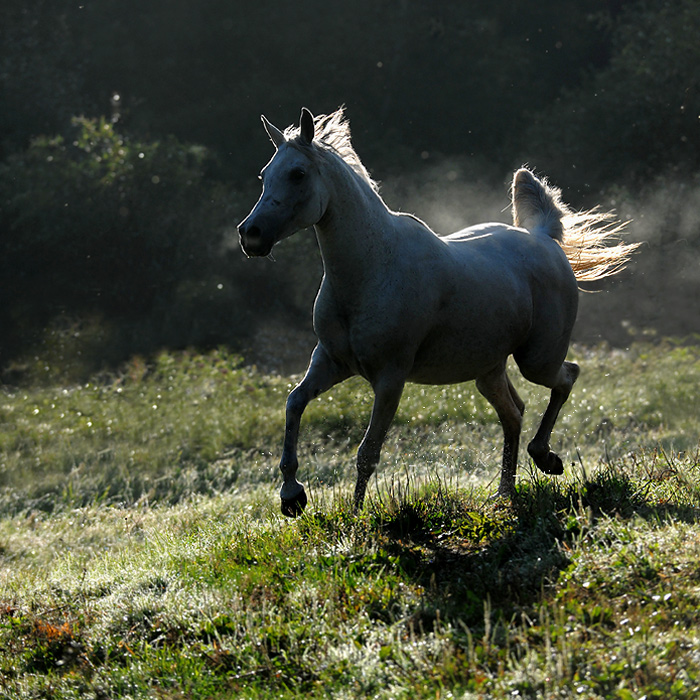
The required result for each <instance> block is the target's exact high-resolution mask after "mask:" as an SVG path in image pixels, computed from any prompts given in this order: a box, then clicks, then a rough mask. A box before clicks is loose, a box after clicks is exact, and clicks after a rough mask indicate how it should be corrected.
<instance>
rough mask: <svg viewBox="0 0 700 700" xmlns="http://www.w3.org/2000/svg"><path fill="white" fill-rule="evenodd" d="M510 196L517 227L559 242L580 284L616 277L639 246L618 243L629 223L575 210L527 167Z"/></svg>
mask: <svg viewBox="0 0 700 700" xmlns="http://www.w3.org/2000/svg"><path fill="white" fill-rule="evenodd" d="M511 194H512V200H513V223H514V224H515V226H520V227H522V228H525V229H527V230H528V231H532V232H534V231H536V230H537V231H542V232H543V233H546V234H548V235H549V236H551V237H552V238H554V240H556V241H558V242H559V244H560V245H561V247H562V248H563V250H564V253H566V257H567V259H568V260H569V263H570V264H571V268H572V269H573V271H574V275H575V276H576V279H577V280H579V281H582V282H584V281H591V280H599V279H603V278H604V277H609V276H610V275H614V274H615V273H616V272H619V271H620V270H621V269H623V268H624V267H625V265H626V263H627V261H628V260H629V258H630V255H631V254H632V253H633V252H634V251H635V249H636V248H637V247H638V246H639V244H638V243H620V242H619V240H620V234H621V233H622V231H623V230H624V228H625V227H626V226H627V223H628V222H626V221H624V222H620V221H618V220H617V219H616V217H615V215H614V214H613V213H612V212H601V211H600V210H599V209H597V208H596V209H590V210H588V211H580V212H575V211H572V210H571V209H569V207H568V206H567V205H566V204H565V203H564V202H563V201H562V199H561V191H560V190H559V189H557V188H556V187H553V186H552V185H550V184H549V183H548V182H547V181H546V180H539V179H538V178H536V177H535V176H534V175H533V174H532V173H531V172H530V171H529V170H527V168H520V170H518V171H517V172H516V173H515V176H514V177H513V187H512V193H511ZM611 241H614V243H613V244H612V245H610V242H611Z"/></svg>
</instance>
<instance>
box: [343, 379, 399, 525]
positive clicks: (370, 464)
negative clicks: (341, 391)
mask: <svg viewBox="0 0 700 700" xmlns="http://www.w3.org/2000/svg"><path fill="white" fill-rule="evenodd" d="M405 381H406V380H405V376H404V375H403V374H398V373H394V372H386V373H384V374H383V375H382V376H381V377H380V378H379V379H378V380H377V381H375V382H373V384H372V388H373V389H374V405H373V406H372V416H371V418H370V421H369V426H368V427H367V431H366V432H365V436H364V438H363V439H362V442H361V443H360V447H359V449H358V450H357V482H356V484H355V500H354V508H355V511H356V512H357V511H358V510H359V509H360V508H362V504H363V503H364V500H365V492H366V491H367V484H368V482H369V479H370V477H371V476H372V474H373V473H374V470H375V469H376V468H377V464H378V463H379V456H380V454H381V451H382V445H383V444H384V439H385V438H386V434H387V432H388V430H389V426H390V425H391V421H392V420H393V419H394V416H395V415H396V409H397V408H398V407H399V401H400V400H401V394H402V393H403V387H404V384H405Z"/></svg>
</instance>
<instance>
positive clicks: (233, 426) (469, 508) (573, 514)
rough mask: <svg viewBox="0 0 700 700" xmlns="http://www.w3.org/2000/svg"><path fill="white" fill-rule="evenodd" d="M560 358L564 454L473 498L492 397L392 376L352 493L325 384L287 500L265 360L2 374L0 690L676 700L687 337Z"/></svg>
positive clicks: (340, 406)
mask: <svg viewBox="0 0 700 700" xmlns="http://www.w3.org/2000/svg"><path fill="white" fill-rule="evenodd" d="M574 356H575V359H577V360H578V361H580V363H581V364H582V366H583V370H584V371H583V373H582V377H581V379H580V381H579V384H578V385H577V387H576V389H575V391H574V395H573V396H572V399H571V402H570V403H569V404H568V405H567V407H566V409H565V412H564V413H563V415H562V417H561V421H560V425H559V431H558V435H560V436H563V437H560V438H559V444H558V446H557V447H558V449H560V450H561V453H562V454H563V455H566V457H567V459H566V464H567V471H566V474H565V475H564V477H561V478H559V479H550V478H546V477H543V476H540V475H538V474H537V473H533V472H532V471H531V469H530V468H529V466H528V464H527V462H526V461H525V459H524V458H521V474H520V479H519V485H518V494H517V496H516V498H515V499H514V501H513V503H512V504H505V503H503V502H500V501H493V500H491V499H490V498H489V496H490V494H491V493H492V492H493V490H494V487H495V485H494V484H493V483H492V481H493V479H494V477H495V475H496V474H497V465H498V460H499V452H500V434H499V429H498V426H497V425H494V417H493V413H492V411H491V409H490V408H489V407H488V406H487V405H486V404H485V403H484V402H483V400H482V399H481V398H480V397H479V396H478V395H477V394H476V392H475V390H474V388H473V385H470V384H467V385H460V386H455V387H447V388H441V387H437V388H426V387H410V388H409V390H408V391H407V394H406V396H405V398H404V401H403V402H402V406H401V409H400V413H399V416H398V417H397V422H396V423H397V424H396V427H395V429H393V430H392V433H391V434H390V437H389V440H388V442H387V445H386V449H385V454H384V457H383V460H382V464H381V466H380V471H379V475H378V477H377V479H376V480H375V481H374V482H373V484H372V487H371V488H370V492H369V498H368V503H367V505H366V507H365V509H364V510H363V511H362V513H361V514H359V515H358V516H354V515H353V514H352V511H351V508H350V502H349V498H350V495H351V491H352V477H353V471H354V470H353V465H352V459H353V455H354V449H355V447H356V444H357V442H358V441H359V439H360V437H361V434H362V430H363V428H364V423H365V420H366V416H367V414H368V412H369V410H370V406H371V403H370V396H369V394H368V392H367V390H366V389H365V388H364V386H363V385H362V383H360V382H348V383H346V385H345V386H341V387H338V388H336V389H335V390H333V392H331V393H329V394H328V395H326V396H324V397H323V398H322V400H321V401H316V402H314V404H313V405H312V406H310V407H309V410H308V415H306V416H305V421H304V425H303V441H302V444H301V446H300V457H301V461H302V465H303V466H302V470H303V475H302V478H303V479H304V480H306V482H307V485H308V487H309V492H310V497H311V498H310V504H309V508H308V510H307V512H306V513H305V514H304V516H303V517H301V518H300V519H297V520H295V521H289V520H285V519H283V518H282V517H281V516H280V515H278V498H277V494H276V490H277V486H278V475H277V473H276V464H277V459H278V454H277V453H278V450H279V443H280V440H281V434H282V430H283V424H282V421H283V405H284V399H285V396H286V393H287V392H288V390H289V388H290V385H291V384H292V383H293V379H290V378H289V377H280V376H273V375H265V374H263V373H261V372H258V371H257V370H255V369H254V368H246V367H242V366H241V365H240V363H239V362H238V360H237V359H236V358H234V357H231V356H229V355H227V354H226V353H223V352H220V351H218V352H214V353H211V354H209V355H206V356H202V355H197V354H192V353H183V354H178V355H172V354H164V355H161V356H160V357H158V358H155V359H154V360H153V361H152V362H149V363H146V362H144V361H143V360H140V359H138V358H137V359H135V360H133V361H132V362H131V363H130V364H129V365H128V366H126V367H125V368H124V369H123V371H122V372H121V373H120V374H119V375H110V376H106V377H105V376H103V377H100V378H96V379H95V380H94V381H90V382H88V383H87V384H80V385H70V386H63V385H61V384H59V383H56V381H55V380H54V381H52V382H44V383H37V384H34V385H31V386H25V387H21V388H20V387H14V388H8V387H6V388H5V390H4V392H3V394H2V396H1V397H0V441H1V446H2V452H1V456H0V459H1V460H2V462H1V465H0V480H1V481H0V483H1V485H2V490H1V492H0V509H1V510H0V513H1V514H2V516H1V517H0V697H2V698H13V700H14V699H24V698H56V699H59V698H60V699H67V698H116V697H124V698H163V699H167V700H175V699H180V698H188V699H198V698H202V699H204V698H215V699H219V698H272V697H274V698H297V697H301V696H304V697H307V698H309V697H310V698H330V697H333V698H355V697H358V698H359V697H362V698H365V697H373V698H378V699H381V698H448V697H466V698H472V697H474V698H476V697H489V698H491V697H493V698H513V697H528V698H550V697H576V698H620V699H621V700H627V699H628V698H629V699H632V698H635V699H636V698H641V697H642V696H646V697H647V698H654V697H658V698H694V697H697V695H698V693H699V692H700V675H699V674H700V655H699V654H698V652H697V649H698V648H700V646H699V642H700V640H699V639H698V637H700V632H698V630H699V629H700V624H699V623H700V612H698V611H700V574H699V573H698V572H700V536H698V534H697V533H698V521H699V520H700V415H699V414H698V410H697V400H696V398H695V394H694V389H695V388H696V387H697V386H698V385H700V354H699V351H698V349H697V348H695V347H692V346H682V345H675V344H672V343H666V344H660V345H656V346H652V345H648V346H647V345H639V346H634V347H633V348H631V349H630V350H629V351H626V352H619V351H612V350H610V349H608V348H602V347H601V348H597V349H584V348H578V349H576V351H575V353H574ZM522 394H523V396H524V397H527V400H528V414H537V413H538V412H540V411H541V410H542V408H543V404H544V402H545V401H546V395H545V393H544V392H539V391H538V390H534V391H533V390H531V389H530V388H529V387H527V388H525V387H523V390H522ZM529 420H530V421H531V422H530V423H528V425H527V428H526V430H527V431H528V432H532V430H534V421H535V420H536V417H535V416H532V417H530V419H529Z"/></svg>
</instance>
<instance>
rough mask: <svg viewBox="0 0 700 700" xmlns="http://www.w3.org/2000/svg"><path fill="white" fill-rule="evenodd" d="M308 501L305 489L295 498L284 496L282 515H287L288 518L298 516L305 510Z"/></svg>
mask: <svg viewBox="0 0 700 700" xmlns="http://www.w3.org/2000/svg"><path fill="white" fill-rule="evenodd" d="M307 501H308V499H307V498H306V492H305V491H300V492H299V493H298V494H297V495H296V496H294V498H283V499H282V515H286V516H287V517H288V518H296V517H297V516H298V515H301V514H302V513H303V512H304V508H306V503H307Z"/></svg>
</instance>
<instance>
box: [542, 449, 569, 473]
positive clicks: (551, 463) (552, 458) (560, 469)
mask: <svg viewBox="0 0 700 700" xmlns="http://www.w3.org/2000/svg"><path fill="white" fill-rule="evenodd" d="M535 464H536V465H537V468H538V469H539V470H540V471H542V472H544V473H545V474H549V475H551V476H559V475H560V474H563V473H564V464H563V462H562V461H561V458H560V457H559V455H557V454H554V452H550V453H549V454H548V455H547V457H545V459H541V460H539V461H537V460H535Z"/></svg>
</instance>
